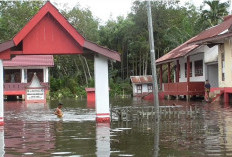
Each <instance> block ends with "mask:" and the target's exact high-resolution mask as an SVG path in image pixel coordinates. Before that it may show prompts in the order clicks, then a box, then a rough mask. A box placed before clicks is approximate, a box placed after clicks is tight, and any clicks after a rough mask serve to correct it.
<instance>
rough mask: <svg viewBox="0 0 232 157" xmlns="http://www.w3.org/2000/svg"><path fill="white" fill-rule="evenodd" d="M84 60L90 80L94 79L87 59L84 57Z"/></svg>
mask: <svg viewBox="0 0 232 157" xmlns="http://www.w3.org/2000/svg"><path fill="white" fill-rule="evenodd" d="M82 58H84V61H85V65H86V68H87V71H88V74H89V78H90V79H92V76H91V73H90V70H89V65H88V62H87V60H86V58H85V57H82Z"/></svg>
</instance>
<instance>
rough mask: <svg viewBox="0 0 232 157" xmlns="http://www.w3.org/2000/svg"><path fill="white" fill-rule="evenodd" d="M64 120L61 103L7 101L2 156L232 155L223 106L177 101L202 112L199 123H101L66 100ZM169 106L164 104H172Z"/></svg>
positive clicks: (228, 113)
mask: <svg viewBox="0 0 232 157" xmlns="http://www.w3.org/2000/svg"><path fill="white" fill-rule="evenodd" d="M63 103H64V104H65V108H64V109H63V112H64V118H63V120H60V119H58V118H57V117H56V116H55V115H54V114H53V112H54V109H55V108H56V104H57V102H50V104H25V103H23V102H5V126H4V127H3V128H0V154H1V155H2V156H10V157H11V156H56V157H58V156H71V157H79V156H99V157H108V156H138V157H147V156H165V157H166V156H167V157H182V156H183V157H193V156H197V157H201V156H202V157H203V156H232V125H231V124H232V108H231V107H230V106H229V105H220V104H218V103H212V104H207V103H202V102H192V103H189V104H186V102H185V101H178V102H174V103H177V104H178V105H192V106H197V107H198V108H200V109H201V112H200V114H199V116H197V117H195V118H189V117H186V118H181V119H169V118H166V119H162V118H161V120H160V122H159V123H157V122H155V121H152V120H148V121H147V120H144V121H132V122H118V121H113V122H112V123H111V124H96V123H95V109H94V106H93V105H91V104H88V105H87V104H86V101H74V100H68V101H67V100H66V101H63ZM172 103H173V102H172V101H164V102H162V105H164V104H165V105H170V104H172ZM111 105H112V106H141V105H142V106H149V105H152V103H151V102H146V101H140V100H132V99H117V100H112V101H111Z"/></svg>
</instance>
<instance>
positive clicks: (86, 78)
mask: <svg viewBox="0 0 232 157" xmlns="http://www.w3.org/2000/svg"><path fill="white" fill-rule="evenodd" d="M79 59H80V61H81V65H82V68H83V72H84V75H85V82H86V84H87V86H88V77H87V74H86V70H85V66H84V63H83V60H82V58H81V56H79Z"/></svg>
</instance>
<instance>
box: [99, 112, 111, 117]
mask: <svg viewBox="0 0 232 157" xmlns="http://www.w3.org/2000/svg"><path fill="white" fill-rule="evenodd" d="M109 115H110V114H109V113H98V114H97V116H109Z"/></svg>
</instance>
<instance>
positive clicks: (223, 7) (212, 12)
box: [201, 0, 229, 27]
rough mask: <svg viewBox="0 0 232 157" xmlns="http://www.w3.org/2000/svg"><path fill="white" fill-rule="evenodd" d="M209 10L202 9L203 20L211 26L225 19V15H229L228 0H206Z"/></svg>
mask: <svg viewBox="0 0 232 157" xmlns="http://www.w3.org/2000/svg"><path fill="white" fill-rule="evenodd" d="M204 3H205V4H206V5H208V6H209V8H210V9H209V10H202V13H201V22H206V23H207V24H208V26H209V27H212V26H215V25H217V24H219V23H220V22H222V21H223V17H224V16H226V15H228V11H227V8H228V7H229V3H228V2H224V3H220V2H219V1H215V0H213V1H205V2H204Z"/></svg>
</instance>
